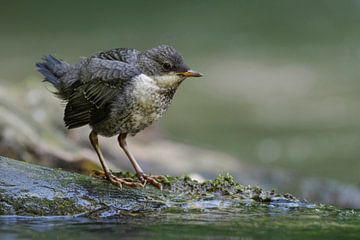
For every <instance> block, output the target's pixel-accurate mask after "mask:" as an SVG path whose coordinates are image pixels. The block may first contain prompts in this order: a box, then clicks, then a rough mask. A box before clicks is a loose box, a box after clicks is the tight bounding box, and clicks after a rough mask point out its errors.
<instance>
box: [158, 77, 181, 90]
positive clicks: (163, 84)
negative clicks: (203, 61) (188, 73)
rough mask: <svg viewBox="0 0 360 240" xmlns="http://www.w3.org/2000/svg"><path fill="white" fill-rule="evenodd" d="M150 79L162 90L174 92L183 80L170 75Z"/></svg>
mask: <svg viewBox="0 0 360 240" xmlns="http://www.w3.org/2000/svg"><path fill="white" fill-rule="evenodd" d="M151 78H152V79H153V80H154V81H155V83H156V85H157V86H158V87H159V88H160V89H162V90H171V91H172V90H176V89H177V88H178V87H179V85H180V84H181V82H182V81H183V80H184V79H183V78H181V77H179V76H177V75H175V74H171V75H163V76H156V75H155V76H151Z"/></svg>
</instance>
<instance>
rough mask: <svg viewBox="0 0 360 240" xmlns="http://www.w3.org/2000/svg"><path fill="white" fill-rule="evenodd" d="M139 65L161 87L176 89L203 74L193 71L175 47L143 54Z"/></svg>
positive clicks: (148, 51) (152, 50)
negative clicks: (188, 79) (183, 82)
mask: <svg viewBox="0 0 360 240" xmlns="http://www.w3.org/2000/svg"><path fill="white" fill-rule="evenodd" d="M138 65H139V67H140V69H141V70H142V72H143V73H145V74H146V75H148V76H150V77H152V78H153V79H154V80H155V81H156V82H157V84H158V85H159V86H160V87H163V88H174V87H175V88H176V87H177V86H179V84H180V83H181V82H182V81H183V80H184V79H185V78H188V77H201V76H202V74H201V73H199V72H196V71H193V70H191V69H190V68H189V67H188V66H187V65H186V64H185V63H184V59H183V57H182V56H181V54H180V53H179V52H178V51H176V49H175V48H174V47H171V46H168V45H160V46H158V47H155V48H152V49H150V50H147V51H145V52H143V53H142V54H141V55H140V58H139V61H138Z"/></svg>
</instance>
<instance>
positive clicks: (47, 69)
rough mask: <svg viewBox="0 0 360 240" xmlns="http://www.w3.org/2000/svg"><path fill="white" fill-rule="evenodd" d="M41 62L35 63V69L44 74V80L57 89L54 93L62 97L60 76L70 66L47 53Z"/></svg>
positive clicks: (62, 85)
mask: <svg viewBox="0 0 360 240" xmlns="http://www.w3.org/2000/svg"><path fill="white" fill-rule="evenodd" d="M42 60H43V62H40V63H36V67H37V70H38V71H39V72H40V73H41V74H42V75H43V76H44V82H49V83H51V84H52V85H53V86H54V87H55V88H56V90H57V92H56V93H55V94H56V95H58V96H59V97H62V98H63V96H62V95H63V94H62V92H63V90H64V89H63V88H64V87H65V86H64V84H63V82H62V80H61V77H63V76H64V75H65V74H66V73H67V71H68V70H69V68H70V65H69V64H68V63H66V62H64V61H61V60H58V59H56V58H55V57H53V56H51V55H48V56H46V57H44V58H43V59H42Z"/></svg>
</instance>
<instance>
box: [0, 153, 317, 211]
mask: <svg viewBox="0 0 360 240" xmlns="http://www.w3.org/2000/svg"><path fill="white" fill-rule="evenodd" d="M0 169H2V174H1V175H0V213H1V215H20V216H86V217H91V218H97V217H109V216H115V215H119V214H123V213H126V212H135V213H139V212H143V213H146V212H157V211H159V210H164V209H210V208H216V207H223V208H231V207H233V206H237V205H244V206H245V205H253V206H262V205H264V206H272V207H305V208H311V207H313V206H314V205H312V204H308V203H306V202H302V201H300V200H298V199H296V198H295V197H293V196H292V195H290V194H278V193H276V192H275V191H270V192H269V191H264V190H262V189H261V188H259V187H251V186H243V185H241V184H239V183H237V182H235V181H234V178H233V177H232V176H230V175H220V176H218V177H217V178H216V179H214V180H209V181H204V182H202V183H199V182H198V181H196V180H193V179H191V178H190V177H187V176H185V177H168V178H167V180H164V181H163V182H162V184H163V186H164V189H163V191H159V190H157V189H155V188H154V187H152V186H146V187H145V188H126V187H124V188H119V187H116V186H113V185H111V184H109V183H108V182H107V181H105V180H103V179H99V178H95V177H90V176H84V175H80V174H76V173H70V172H66V171H62V170H57V169H50V168H46V167H42V166H37V165H32V164H28V163H24V162H19V161H16V160H12V159H7V158H4V157H0ZM117 174H118V175H123V176H126V177H133V178H134V176H132V175H131V174H129V173H117ZM134 181H136V180H135V178H134Z"/></svg>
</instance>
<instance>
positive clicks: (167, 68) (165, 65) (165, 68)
mask: <svg viewBox="0 0 360 240" xmlns="http://www.w3.org/2000/svg"><path fill="white" fill-rule="evenodd" d="M162 67H163V69H164V70H165V71H169V70H170V69H171V64H170V63H167V62H166V63H163V65H162Z"/></svg>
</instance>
